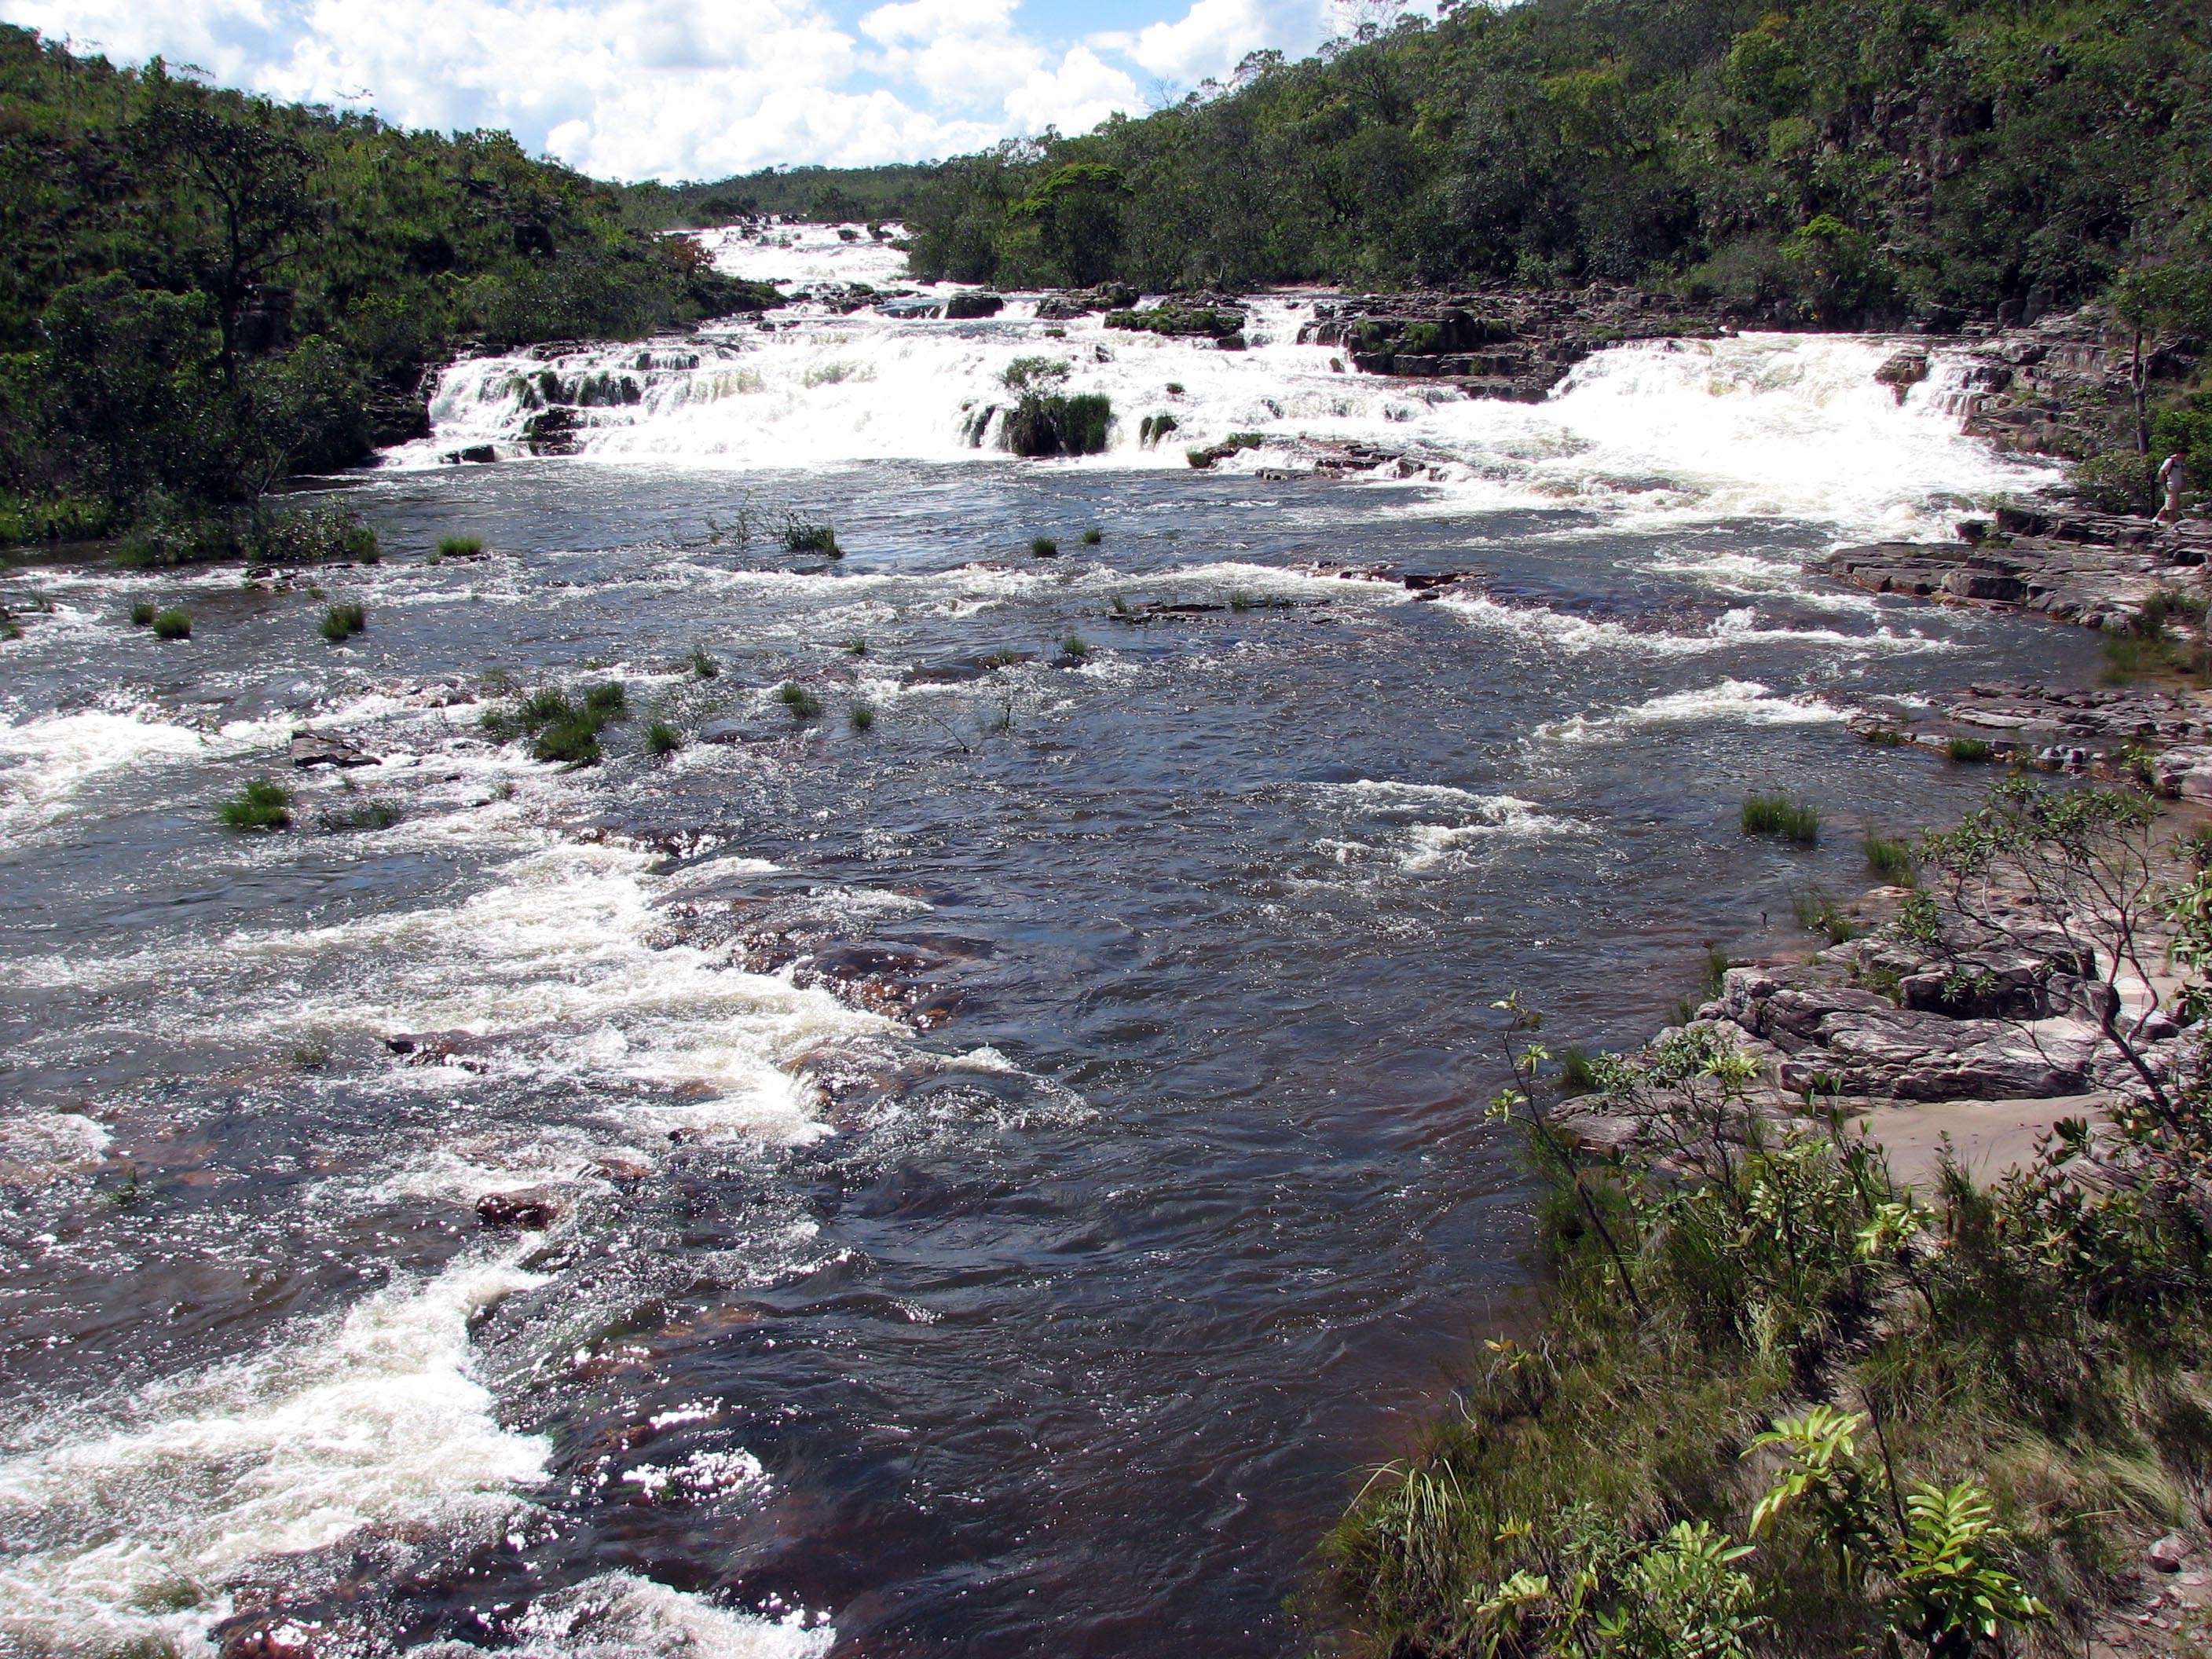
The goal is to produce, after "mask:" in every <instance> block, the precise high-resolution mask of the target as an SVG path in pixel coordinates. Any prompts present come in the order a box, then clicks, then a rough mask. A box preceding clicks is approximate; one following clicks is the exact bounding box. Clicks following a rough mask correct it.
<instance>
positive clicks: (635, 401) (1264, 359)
mask: <svg viewBox="0 0 2212 1659" xmlns="http://www.w3.org/2000/svg"><path fill="white" fill-rule="evenodd" d="M786 242H787V243H789V244H790V246H781V244H782V243H786ZM714 252H715V254H716V258H717V261H718V264H720V265H721V267H722V268H724V269H726V270H730V271H732V273H733V274H738V275H743V276H753V277H770V276H775V277H782V278H785V279H787V280H790V281H794V282H796V281H804V282H807V283H813V284H816V285H817V286H820V285H823V284H825V283H843V284H851V283H866V284H867V285H869V286H870V287H872V288H876V289H879V290H881V289H884V288H885V287H886V285H889V284H893V283H897V282H898V281H899V278H898V275H897V270H898V265H899V262H900V256H898V255H897V254H896V252H894V251H893V250H891V249H890V248H889V247H888V246H884V245H882V244H878V243H874V242H862V243H860V244H852V243H846V242H842V241H840V240H837V238H836V234H835V233H834V232H830V231H826V230H823V229H820V228H814V227H794V228H789V229H787V230H786V231H784V232H782V233H781V234H779V235H777V236H775V237H772V238H770V239H769V240H766V241H762V240H747V239H744V238H742V237H738V236H737V235H735V234H724V235H722V236H721V237H720V239H719V240H717V241H716V243H715V245H714ZM909 288H910V291H912V292H914V293H915V294H916V295H918V296H919V298H920V300H921V301H941V300H942V299H943V298H944V297H945V295H946V294H948V293H950V292H952V291H954V290H953V289H951V285H945V284H938V285H927V286H922V287H919V288H913V287H911V285H909ZM1040 297H1041V296H1039V295H1034V294H1030V295H1021V294H1017V295H1009V296H1007V303H1006V309H1005V311H1004V312H1003V313H1001V314H1000V315H999V316H997V317H994V318H989V319H976V320H967V321H958V322H948V321H945V320H942V319H933V318H928V317H914V316H908V315H886V314H884V313H880V312H878V311H877V310H874V309H872V308H863V309H860V310H858V311H854V312H852V313H850V314H846V315H839V314H836V313H833V312H831V311H830V310H829V309H827V308H826V307H824V306H823V305H822V304H820V303H811V304H806V305H802V306H799V307H795V308H793V309H792V310H788V311H781V312H777V313H771V314H770V315H769V317H767V318H766V319H762V320H760V321H758V322H753V321H750V320H744V321H742V322H740V323H738V325H723V326H720V327H716V328H711V329H708V330H707V331H702V333H701V334H699V335H698V336H696V337H691V338H689V339H686V340H684V341H665V340H664V341H657V342H653V343H649V344H647V345H643V346H620V347H589V348H583V349H574V350H568V351H558V352H551V353H544V354H523V355H519V356H490V357H479V358H472V359H470V360H467V361H465V362H459V363H457V364H455V365H453V367H452V368H450V369H448V370H447V372H446V374H444V376H443V377H442V379H441V381H440V383H439V386H438V387H437V389H436V392H435V395H434V397H433V398H432V402H431V414H432V418H433V421H434V422H435V432H434V435H432V436H431V437H430V438H428V439H426V440H423V441H421V442H418V443H416V444H413V445H410V446H408V447H405V448H404V449H403V450H401V451H400V452H398V453H397V454H396V455H395V456H394V458H393V460H394V463H395V464H396V465H405V466H427V465H437V464H439V462H440V460H441V458H442V457H446V456H449V455H453V454H455V453H459V452H460V451H463V450H466V449H470V448H473V447H482V446H491V447H493V448H494V449H495V451H496V452H497V453H501V454H502V455H506V456H519V455H522V454H526V453H527V447H526V442H525V428H526V423H527V422H529V421H530V420H531V419H532V417H533V416H535V415H537V414H538V413H539V412H540V411H541V410H543V408H544V403H545V390H546V388H547V386H548V385H549V383H550V386H552V387H553V389H554V391H555V393H556V396H557V397H559V398H562V399H565V400H568V401H570V402H577V401H580V402H581V404H582V405H583V406H582V407H580V409H579V410H577V411H576V412H577V415H578V417H579V419H580V422H581V425H580V430H579V431H578V433H577V434H576V439H577V444H578V453H579V454H580V456H581V457H582V458H583V459H587V460H592V461H599V462H633V463H639V462H649V463H661V464H671V465H684V466H690V467H715V468H726V469H731V470H737V471H767V470H779V469H793V468H810V467H822V466H838V465H845V466H850V465H865V464H867V463H870V462H884V461H891V460H908V461H930V462H960V461H985V460H994V459H995V460H1003V459H1005V458H1004V457H1003V456H1002V455H1001V454H1000V453H999V451H998V449H997V447H996V436H995V435H996V432H997V429H998V428H997V425H996V421H995V418H994V416H997V415H999V414H1002V413H1003V411H1004V410H1006V409H1007V408H1008V407H1009V406H1011V404H1012V403H1013V402H1014V401H1015V398H1016V395H1017V394H1016V392H1014V391H1013V390H1011V389H1010V387H1009V383H1008V382H1009V370H1010V369H1012V368H1013V367H1014V366H1015V365H1016V364H1017V363H1018V362H1024V361H1026V362H1031V363H1034V362H1036V361H1038V360H1042V361H1044V362H1050V363H1054V364H1057V365H1060V366H1061V367H1062V368H1064V371H1065V374H1064V378H1063V379H1061V380H1060V382H1059V385H1060V387H1061V388H1062V389H1064V390H1065V391H1066V392H1071V393H1098V394H1102V395H1103V396H1105V397H1106V398H1109V400H1110V402H1111V404H1112V406H1113V410H1114V415H1115V419H1114V422H1113V426H1112V429H1111V432H1110V435H1109V446H1108V448H1107V450H1106V451H1105V453H1103V454H1100V455H1097V456H1093V457H1088V458H1085V459H1082V460H1080V461H1077V462H1073V463H1069V462H1062V463H1058V464H1059V465H1079V466H1085V467H1091V468H1118V469H1127V468H1163V469H1176V468H1182V467H1185V466H1187V465H1188V462H1187V461H1186V459H1185V454H1186V452H1187V451H1188V450H1190V449H1193V448H1198V447H1206V446H1208V445H1212V444H1218V443H1219V442H1221V441H1224V440H1225V439H1227V438H1229V437H1231V435H1240V434H1254V435H1258V437H1259V438H1260V439H1261V443H1260V445H1259V446H1258V447H1254V448H1249V449H1247V450H1245V451H1243V452H1242V453H1239V454H1237V455H1236V456H1234V457H1231V459H1227V460H1225V461H1223V462H1221V463H1218V465H1221V466H1222V467H1223V468H1225V470H1231V471H1245V472H1254V471H1261V470H1264V469H1277V470H1280V469H1285V468H1287V469H1291V470H1297V469H1299V468H1301V467H1306V468H1310V465H1311V457H1310V454H1307V453H1302V452H1301V446H1302V445H1304V444H1306V443H1310V442H1321V443H1325V444H1332V443H1333V444H1345V443H1350V444H1358V445H1364V446H1370V447H1378V448H1382V449H1385V450H1388V451H1389V452H1391V453H1394V454H1399V455H1402V456H1403V457H1404V458H1405V462H1404V465H1402V466H1393V467H1390V468H1388V469H1386V470H1385V471H1384V473H1383V474H1382V475H1381V476H1382V477H1385V478H1387V479H1388V480H1389V481H1390V482H1394V483H1395V482H1397V481H1398V480H1399V479H1400V478H1401V477H1403V476H1412V477H1417V478H1419V480H1421V481H1422V482H1424V483H1426V484H1428V485H1430V486H1431V487H1432V489H1431V510H1434V511H1437V512H1443V513H1464V512H1468V511H1470V510H1476V511H1480V510H1491V509H1510V508H1516V507H1523V508H1533V509H1540V510H1558V509H1561V508H1572V509H1580V510H1583V511H1585V512H1588V513H1591V514H1592V515H1593V516H1594V517H1595V518H1596V519H1597V520H1601V521H1602V522H1603V523H1605V524H1607V525H1609V526H1621V527H1639V526H1641V527H1650V528H1663V527H1665V526H1670V525H1692V524H1699V523H1715V522H1722V521H1727V520H1741V519H1745V518H1761V517H1763V518H1774V519H1786V520H1794V521H1799V522H1814V523H1820V524H1825V525H1829V526H1833V527H1834V528H1835V530H1836V531H1837V532H1838V533H1839V534H1855V535H1877V534H1879V535H1896V536H1912V535H1917V534H1923V533H1937V534H1942V533H1947V532H1948V520H1950V519H1951V518H1954V517H1955V516H1957V514H1958V513H1960V511H1962V510H1965V509H1967V508H1970V507H1972V506H1973V505H1974V504H1975V503H1977V502H1978V501H1986V500H1988V499H1989V498H1990V497H1991V496H1994V495H2001V494H2003V493H2006V492H2008V491H2014V490H2018V489H2025V488H2030V487H2033V485H2034V484H2035V483H2039V482H2043V481H2045V480H2046V479H2047V477H2048V473H2047V470H2046V469H2045V468H2043V467H2042V466H2041V465H2039V464H2038V463H2034V462H2031V461H2026V460H2022V459H2019V458H2015V457H2006V456H2001V455H1999V454H1997V453H1995V452H1994V451H1992V450H1991V449H1990V447H1988V446H1986V445H1984V444H1979V443H1977V442H1975V441H1972V440H1969V439H1967V438H1966V437H1964V436H1962V435H1960V431H1959V424H1960V422H1959V416H1958V415H1957V414H1956V412H1955V410H1954V407H1953V404H1954V402H1955V400H1954V398H1951V396H1950V392H1949V387H1950V382H1951V381H1952V380H1954V379H1955V378H1956V377H1957V372H1958V371H1957V370H1956V369H1955V368H1953V367H1952V366H1949V365H1947V364H1946V363H1944V362H1942V358H1941V355H1940V353H1939V356H1938V363H1937V372H1936V374H1933V375H1931V376H1930V378H1929V380H1927V381H1925V382H1923V384H1921V385H1920V386H1915V387H1913V388H1912V389H1911V392H1910V394H1909V395H1908V396H1907V398H1905V401H1904V402H1903V404H1899V402H1898V400H1897V398H1896V397H1895V395H1894V394H1893V392H1892V391H1891V390H1890V388H1888V387H1887V386H1882V385H1880V384H1878V383H1877V382H1876V381H1875V378H1874V374H1875V369H1876V368H1879V367H1880V366H1881V363H1882V362H1883V361H1884V360H1885V358H1887V356H1889V355H1890V354H1891V352H1892V351H1893V349H1894V347H1893V344H1892V343H1888V342H1885V341H1883V340H1881V339H1875V338H1869V337H1854V336H1841V335H1784V334H1747V335H1741V336H1738V337H1731V338H1725V339H1718V340H1669V341H1656V342H1648V343H1636V344H1631V345H1625V346H1620V347H1617V348H1614V349H1609V350H1606V351H1601V352H1600V353H1598V354H1597V355H1595V356H1592V357H1591V358H1589V359H1588V360H1587V361H1585V362H1583V363H1582V364H1581V365H1579V366H1578V367H1577V368H1576V369H1575V370H1574V371H1573V373H1572V374H1570V375H1569V376H1568V378H1567V379H1566V380H1565V381H1564V382H1562V384H1561V385H1560V386H1559V387H1558V388H1556V389H1555V390H1554V392H1553V394H1552V396H1551V397H1550V398H1548V399H1547V401H1545V402H1544V403H1542V404H1534V405H1526V404H1510V403H1504V402H1498V401H1494V400H1488V399H1482V398H1469V397H1467V396H1465V395H1463V394H1462V392H1459V391H1458V390H1457V389H1456V388H1455V387H1452V386H1447V385H1443V384H1441V383H1437V384H1431V383H1426V382H1424V381H1420V380H1392V379H1387V378H1383V377H1379V376H1376V375H1370V374H1359V373H1357V372H1355V371H1353V370H1352V368H1351V365H1350V363H1349V360H1348V358H1347V357H1346V354H1345V353H1344V352H1343V351H1342V350H1341V349H1335V348H1331V347H1327V346H1319V345H1301V344H1299V343H1297V338H1298V334H1299V331H1300V329H1301V327H1302V326H1303V325H1305V324H1307V323H1309V322H1310V321H1311V320H1312V318H1313V302H1312V301H1303V300H1293V299H1281V298H1275V299H1261V300H1259V301H1255V302H1253V304H1252V306H1251V308H1250V315H1251V318H1252V322H1251V325H1250V326H1249V329H1248V330H1247V337H1248V338H1249V345H1250V349H1248V350H1245V351H1241V352H1239V351H1222V350H1218V349H1215V348H1214V346H1213V345H1212V342H1210V341H1197V342H1194V341H1190V340H1187V339H1171V338H1164V337H1158V336H1154V335H1150V334H1141V333H1135V332H1131V331H1119V330H1111V329H1109V328H1107V327H1106V326H1105V324H1104V320H1103V318H1102V317H1098V316H1091V317H1085V318H1079V319H1073V320H1067V321H1051V322H1048V321H1042V320H1040V319H1038V318H1037V317H1036V310H1037V306H1038V302H1039V299H1040ZM1160 422H1171V423H1172V425H1171V428H1170V430H1168V431H1167V433H1166V434H1165V435H1164V436H1156V437H1155V438H1154V440H1153V441H1151V442H1147V441H1146V431H1147V428H1148V427H1149V428H1150V429H1152V431H1153V432H1154V433H1156V434H1157V433H1158V428H1159V423H1160Z"/></svg>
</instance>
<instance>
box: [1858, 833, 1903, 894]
mask: <svg viewBox="0 0 2212 1659" xmlns="http://www.w3.org/2000/svg"><path fill="white" fill-rule="evenodd" d="M1860 846H1861V848H1863V850H1864V852H1865V854H1866V864H1867V869H1868V871H1869V872H1871V873H1872V874H1874V875H1877V876H1880V877H1881V878H1882V879H1883V880H1884V881H1886V882H1890V883H1893V884H1899V885H1905V886H1909V885H1911V881H1912V875H1913V870H1914V867H1915V866H1914V863H1913V858H1912V848H1911V843H1910V842H1906V841H1905V840H1903V839H1902V838H1901V837H1898V836H1882V835H1877V834H1875V832H1874V831H1873V830H1871V829H1869V830H1868V831H1867V834H1866V839H1865V840H1864V841H1863V842H1861V843H1860Z"/></svg>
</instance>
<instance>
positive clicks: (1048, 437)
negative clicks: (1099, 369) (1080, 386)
mask: <svg viewBox="0 0 2212 1659" xmlns="http://www.w3.org/2000/svg"><path fill="white" fill-rule="evenodd" d="M1113 422H1114V405H1113V404H1112V403H1111V402H1110V401H1109V399H1108V398H1106V397H1105V396H1104V394H1103V393H1101V392H1078V393H1075V394H1073V395H1072V396H1070V395H1064V394H1062V393H1060V392H1024V393H1023V394H1022V397H1021V400H1020V401H1019V402H1018V403H1017V404H1015V405H1014V406H1013V408H1012V409H1011V410H1008V411H1007V412H1006V419H1005V421H1004V422H1001V423H1000V428H999V432H1000V437H999V442H1000V447H1003V448H1004V449H1006V451H1007V453H1010V454H1014V455H1023V456H1028V457H1030V458H1033V459H1034V458H1038V457H1043V456H1050V455H1096V454H1098V453H1102V452H1103V450H1104V449H1105V447H1106V444H1107V439H1108V435H1109V429H1110V428H1111V427H1112V425H1113Z"/></svg>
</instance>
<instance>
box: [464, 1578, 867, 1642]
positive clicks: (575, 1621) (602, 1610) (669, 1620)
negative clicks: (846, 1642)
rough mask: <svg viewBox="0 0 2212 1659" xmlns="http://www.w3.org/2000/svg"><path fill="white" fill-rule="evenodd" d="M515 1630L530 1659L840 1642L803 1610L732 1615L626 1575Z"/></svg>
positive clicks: (577, 1594)
mask: <svg viewBox="0 0 2212 1659" xmlns="http://www.w3.org/2000/svg"><path fill="white" fill-rule="evenodd" d="M516 1627H517V1631H518V1632H519V1633H520V1635H521V1636H522V1638H524V1647H523V1650H522V1651H523V1652H524V1653H526V1654H527V1655H529V1656H532V1659H820V1656H822V1655H823V1654H826V1653H827V1652H829V1649H830V1646H831V1645H832V1644H834V1643H835V1642H836V1637H837V1633H836V1631H835V1630H833V1629H832V1628H831V1627H830V1626H829V1625H828V1624H826V1623H823V1622H820V1621H818V1620H814V1619H812V1618H811V1617H810V1616H809V1615H808V1614H807V1613H805V1611H804V1610H803V1609H796V1608H794V1609H791V1610H789V1611H781V1612H771V1613H738V1612H733V1611H732V1610H730V1609H729V1608H726V1607H716V1606H714V1604H713V1603H712V1602H710V1601H703V1600H702V1599H701V1598H700V1597H698V1596H696V1595H685V1594H684V1593H683V1592H682V1591H681V1590H673V1589H669V1588H668V1587H667V1586H666V1585H665V1584H656V1583H653V1581H652V1580H650V1579H647V1578H640V1577H635V1575H633V1574H630V1573H627V1572H609V1573H603V1574H601V1575H600V1576H599V1577H596V1578H589V1579H586V1580H585V1581H584V1582H583V1583H580V1584H577V1585H574V1586H572V1587H571V1588H569V1589H563V1590H558V1591H556V1592H555V1593H554V1594H552V1595H548V1596H544V1597H542V1598H540V1599H539V1600H538V1601H536V1602H535V1603H533V1604H532V1607H530V1609H529V1611H528V1612H526V1613H524V1614H523V1616H522V1617H521V1619H520V1620H518V1621H517V1625H516ZM449 1651H452V1650H449ZM459 1651H460V1652H465V1653H468V1654H474V1653H475V1652H476V1651H477V1650H474V1649H467V1650H459ZM440 1659H444V1656H443V1655H442V1654H441V1656H440Z"/></svg>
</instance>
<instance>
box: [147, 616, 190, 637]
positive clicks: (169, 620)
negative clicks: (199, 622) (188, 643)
mask: <svg viewBox="0 0 2212 1659" xmlns="http://www.w3.org/2000/svg"><path fill="white" fill-rule="evenodd" d="M147 626H148V627H149V628H151V629H153V630H154V637H155V639H157V640H188V639H190V638H191V636H192V619H191V613H189V612H187V611H178V610H174V609H171V610H167V611H155V613H154V615H153V616H152V617H149V619H148V622H147Z"/></svg>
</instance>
